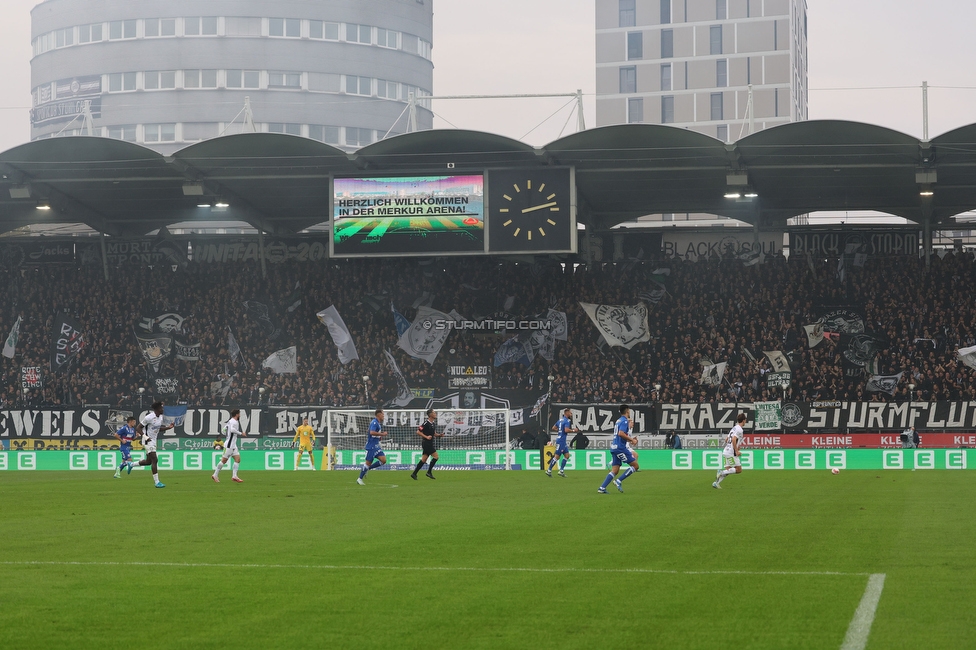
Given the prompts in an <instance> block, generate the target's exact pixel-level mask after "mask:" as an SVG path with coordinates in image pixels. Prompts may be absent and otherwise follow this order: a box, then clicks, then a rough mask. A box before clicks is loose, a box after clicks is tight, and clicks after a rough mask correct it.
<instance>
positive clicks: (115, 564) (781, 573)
mask: <svg viewBox="0 0 976 650" xmlns="http://www.w3.org/2000/svg"><path fill="white" fill-rule="evenodd" d="M0 566H113V567H128V566H131V567H176V568H221V569H323V570H328V571H468V572H477V571H484V572H492V573H646V574H663V575H692V576H693V575H723V576H724V575H744V576H853V577H863V576H867V575H870V574H867V573H845V572H842V571H722V570H718V571H679V570H671V569H588V568H575V567H565V568H541V567H540V568H536V567H444V566H422V567H420V566H417V567H413V566H366V565H339V564H225V563H213V562H94V561H92V562H70V561H64V562H56V561H41V560H37V561H35V560H24V561H20V562H3V561H0Z"/></svg>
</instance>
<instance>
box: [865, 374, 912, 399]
mask: <svg viewBox="0 0 976 650" xmlns="http://www.w3.org/2000/svg"><path fill="white" fill-rule="evenodd" d="M903 374H905V373H904V372H899V373H898V374H897V375H872V376H871V378H870V379H868V383H867V386H866V388H867V390H868V392H869V393H888V394H889V395H894V394H895V390H897V389H898V382H900V381H901V376H902V375H903Z"/></svg>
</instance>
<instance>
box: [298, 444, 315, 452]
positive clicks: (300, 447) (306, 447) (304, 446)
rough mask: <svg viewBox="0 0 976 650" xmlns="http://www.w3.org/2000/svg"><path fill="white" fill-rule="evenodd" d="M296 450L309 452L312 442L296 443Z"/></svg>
mask: <svg viewBox="0 0 976 650" xmlns="http://www.w3.org/2000/svg"><path fill="white" fill-rule="evenodd" d="M298 451H307V452H309V453H311V451H312V443H311V442H300V443H298Z"/></svg>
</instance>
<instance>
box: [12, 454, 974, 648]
mask: <svg viewBox="0 0 976 650" xmlns="http://www.w3.org/2000/svg"><path fill="white" fill-rule="evenodd" d="M435 475H436V476H437V480H434V481H431V480H429V479H426V478H425V477H424V476H423V475H422V474H421V475H420V480H419V481H417V482H415V481H412V480H411V479H410V476H409V473H408V472H391V471H375V472H371V473H370V475H369V476H368V477H367V485H366V486H365V487H362V486H359V485H356V483H355V479H356V476H357V475H356V473H355V472H315V473H313V472H249V473H248V472H242V478H244V479H245V482H244V483H242V484H235V483H232V482H231V481H230V473H229V472H224V473H223V475H222V477H221V481H222V482H221V483H220V485H215V484H213V483H212V482H211V480H210V478H209V473H207V472H188V471H186V472H164V473H163V474H162V477H161V478H162V480H163V481H164V482H165V483H166V485H167V487H166V488H165V489H154V488H153V486H152V482H151V480H150V478H149V476H148V475H147V474H146V473H145V472H133V473H132V475H131V476H123V477H122V478H121V479H118V480H116V479H113V478H112V475H111V473H110V472H105V473H102V472H98V473H95V472H16V473H14V472H11V473H3V474H0V617H2V623H0V648H5V649H8V650H9V649H13V648H46V647H72V648H99V649H105V648H132V647H138V648H203V647H232V648H302V647H307V648H321V647H329V646H337V647H358V648H516V647H528V648H531V647H536V648H538V647H558V648H593V647H596V646H597V645H598V644H599V645H604V646H610V647H635V648H636V647H654V648H676V649H679V648H716V647H736V648H841V647H844V648H859V647H867V648H963V647H973V646H974V645H976V632H974V630H976V613H974V612H976V570H974V563H976V562H974V554H973V548H974V546H973V540H974V533H976V518H974V517H973V508H974V505H973V504H974V503H976V485H974V481H973V479H972V476H971V475H970V473H969V472H965V471H918V472H911V471H897V472H882V471H845V472H841V473H840V474H839V475H837V476H834V475H831V474H830V473H829V472H826V471H816V472H804V471H781V472H774V471H764V472H746V473H744V474H743V475H741V476H733V477H730V478H728V479H727V480H726V481H725V483H724V484H723V488H724V489H722V490H721V491H717V490H714V489H712V488H711V487H710V484H711V482H712V480H713V479H714V473H712V472H701V471H688V472H650V471H643V472H640V473H638V474H636V475H634V476H633V477H631V478H630V479H628V480H627V481H626V482H625V483H624V484H623V485H624V489H625V490H626V493H625V494H619V493H617V492H616V490H614V489H613V486H612V485H611V493H610V494H608V495H600V494H597V492H596V489H597V487H598V486H599V484H600V481H601V480H602V478H603V476H604V473H603V472H593V471H576V472H569V473H568V477H567V478H558V477H555V476H554V477H553V478H551V479H550V478H546V476H545V475H544V474H543V473H542V472H539V471H512V472H504V471H486V472H452V471H442V472H437V473H436V474H435ZM868 633H869V635H868ZM865 640H866V645H864V642H865Z"/></svg>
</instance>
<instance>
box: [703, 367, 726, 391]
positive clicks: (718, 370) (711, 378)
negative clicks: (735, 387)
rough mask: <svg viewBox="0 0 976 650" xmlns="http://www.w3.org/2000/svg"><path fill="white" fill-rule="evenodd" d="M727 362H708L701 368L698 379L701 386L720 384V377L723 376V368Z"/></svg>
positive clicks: (722, 377)
mask: <svg viewBox="0 0 976 650" xmlns="http://www.w3.org/2000/svg"><path fill="white" fill-rule="evenodd" d="M726 366H728V362H726V361H723V362H722V363H712V364H708V365H706V366H705V367H703V368H702V374H701V379H699V380H698V383H699V385H701V386H711V387H716V386H721V385H722V379H724V378H725V368H726Z"/></svg>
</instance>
